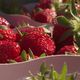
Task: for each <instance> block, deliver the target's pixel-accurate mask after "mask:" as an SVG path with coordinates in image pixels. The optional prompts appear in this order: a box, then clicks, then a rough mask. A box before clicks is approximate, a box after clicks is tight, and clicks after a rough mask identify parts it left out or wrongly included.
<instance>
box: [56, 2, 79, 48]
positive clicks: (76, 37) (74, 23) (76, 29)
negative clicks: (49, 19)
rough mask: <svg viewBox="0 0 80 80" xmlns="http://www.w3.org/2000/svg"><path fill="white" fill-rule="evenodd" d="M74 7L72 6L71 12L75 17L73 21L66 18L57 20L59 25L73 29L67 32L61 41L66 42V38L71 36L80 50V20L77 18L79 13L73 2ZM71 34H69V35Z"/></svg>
mask: <svg viewBox="0 0 80 80" xmlns="http://www.w3.org/2000/svg"><path fill="white" fill-rule="evenodd" d="M71 3H72V5H70V12H71V15H72V16H73V19H71V20H68V19H67V18H65V17H58V18H57V20H58V22H59V23H61V24H63V25H65V23H67V24H66V25H65V26H68V27H70V28H71V29H70V30H69V31H66V32H65V33H64V34H63V36H62V37H61V40H60V41H64V40H65V39H66V38H68V37H69V36H71V35H72V36H73V37H74V38H73V42H74V43H75V44H76V45H77V46H78V49H79V48H80V45H79V44H80V39H79V33H80V18H79V17H78V16H77V12H76V9H75V6H74V7H73V5H74V3H73V2H71ZM68 33H69V34H68Z"/></svg>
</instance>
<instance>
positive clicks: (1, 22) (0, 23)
mask: <svg viewBox="0 0 80 80" xmlns="http://www.w3.org/2000/svg"><path fill="white" fill-rule="evenodd" d="M0 25H4V26H6V27H9V26H10V24H9V22H8V21H7V20H6V19H5V18H3V17H1V16H0Z"/></svg>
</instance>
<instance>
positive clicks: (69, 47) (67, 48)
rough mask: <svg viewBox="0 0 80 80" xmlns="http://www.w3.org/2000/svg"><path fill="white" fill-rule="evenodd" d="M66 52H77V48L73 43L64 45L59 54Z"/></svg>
mask: <svg viewBox="0 0 80 80" xmlns="http://www.w3.org/2000/svg"><path fill="white" fill-rule="evenodd" d="M65 53H70V54H77V49H76V48H75V46H73V45H66V46H64V47H62V48H61V49H60V50H59V51H58V53H57V54H65Z"/></svg>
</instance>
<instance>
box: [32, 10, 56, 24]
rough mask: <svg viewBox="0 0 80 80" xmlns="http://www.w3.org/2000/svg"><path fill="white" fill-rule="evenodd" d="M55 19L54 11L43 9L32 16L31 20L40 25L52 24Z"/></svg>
mask: <svg viewBox="0 0 80 80" xmlns="http://www.w3.org/2000/svg"><path fill="white" fill-rule="evenodd" d="M55 17H56V12H55V10H51V9H44V10H42V11H39V12H37V13H35V14H34V16H32V18H33V19H34V20H36V21H38V22H41V23H52V22H53V20H54V18H55Z"/></svg>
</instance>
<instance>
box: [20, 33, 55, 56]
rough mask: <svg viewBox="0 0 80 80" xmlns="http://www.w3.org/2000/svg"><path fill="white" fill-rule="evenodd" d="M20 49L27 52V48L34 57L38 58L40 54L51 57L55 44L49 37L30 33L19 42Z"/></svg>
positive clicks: (43, 34)
mask: <svg viewBox="0 0 80 80" xmlns="http://www.w3.org/2000/svg"><path fill="white" fill-rule="evenodd" d="M20 43H21V47H22V49H24V50H26V51H27V52H28V50H29V48H30V49H31V50H32V51H33V53H34V55H36V56H40V55H41V54H42V53H46V55H52V54H53V53H54V52H55V43H54V41H52V40H51V38H50V36H49V35H47V34H45V33H39V32H31V33H27V34H26V35H25V36H23V38H22V40H21V42H20Z"/></svg>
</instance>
